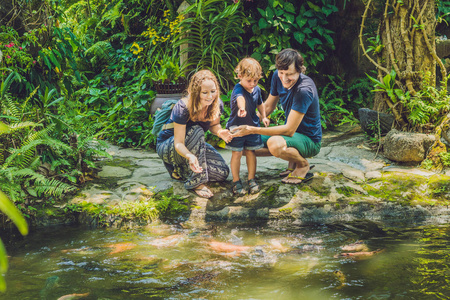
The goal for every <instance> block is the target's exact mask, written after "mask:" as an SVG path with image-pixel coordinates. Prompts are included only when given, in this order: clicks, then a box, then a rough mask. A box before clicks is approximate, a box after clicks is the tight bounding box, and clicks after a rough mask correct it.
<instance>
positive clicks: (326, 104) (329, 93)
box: [319, 75, 370, 128]
mask: <svg viewBox="0 0 450 300" xmlns="http://www.w3.org/2000/svg"><path fill="white" fill-rule="evenodd" d="M324 77H325V78H326V79H327V81H328V82H327V83H326V84H325V86H324V87H323V88H322V89H320V90H319V97H320V99H319V102H320V114H321V117H322V120H321V123H322V126H323V128H328V126H339V125H342V124H346V123H351V124H354V123H356V122H357V119H356V118H355V117H354V114H355V113H356V112H357V111H358V109H359V108H361V107H367V106H368V105H369V102H370V97H369V94H370V92H369V89H370V85H369V83H368V82H367V80H366V81H365V80H362V79H357V80H355V81H354V82H353V83H352V84H350V85H349V84H346V82H345V80H344V79H343V78H342V77H340V76H339V75H337V76H332V75H325V76H324Z"/></svg>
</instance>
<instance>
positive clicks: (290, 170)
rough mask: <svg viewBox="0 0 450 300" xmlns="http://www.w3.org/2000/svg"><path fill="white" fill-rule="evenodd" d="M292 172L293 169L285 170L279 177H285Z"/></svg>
mask: <svg viewBox="0 0 450 300" xmlns="http://www.w3.org/2000/svg"><path fill="white" fill-rule="evenodd" d="M292 171H294V169H291V168H287V169H286V170H284V171H283V172H281V173H280V177H285V176H287V175H289V174H291V172H292Z"/></svg>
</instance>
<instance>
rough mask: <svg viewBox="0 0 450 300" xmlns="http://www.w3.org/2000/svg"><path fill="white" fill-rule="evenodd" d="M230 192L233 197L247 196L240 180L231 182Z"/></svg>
mask: <svg viewBox="0 0 450 300" xmlns="http://www.w3.org/2000/svg"><path fill="white" fill-rule="evenodd" d="M231 190H232V191H233V194H235V195H245V194H247V191H246V190H245V189H244V187H243V186H242V182H241V180H238V181H236V182H233V185H232V186H231Z"/></svg>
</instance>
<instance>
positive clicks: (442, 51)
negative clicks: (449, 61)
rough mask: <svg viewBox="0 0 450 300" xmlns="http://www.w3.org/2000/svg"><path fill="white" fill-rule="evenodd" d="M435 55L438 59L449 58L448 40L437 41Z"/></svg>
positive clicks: (449, 47) (449, 46)
mask: <svg viewBox="0 0 450 300" xmlns="http://www.w3.org/2000/svg"><path fill="white" fill-rule="evenodd" d="M436 54H437V56H439V57H440V58H446V57H449V56H450V40H445V41H438V42H437V43H436Z"/></svg>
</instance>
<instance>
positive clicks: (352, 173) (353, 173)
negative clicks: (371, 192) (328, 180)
mask: <svg viewBox="0 0 450 300" xmlns="http://www.w3.org/2000/svg"><path fill="white" fill-rule="evenodd" d="M342 175H344V177H346V178H348V179H350V180H353V181H356V182H364V181H365V180H366V178H365V177H364V173H363V172H362V171H360V170H357V169H353V168H349V167H347V168H344V169H343V170H342Z"/></svg>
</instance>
